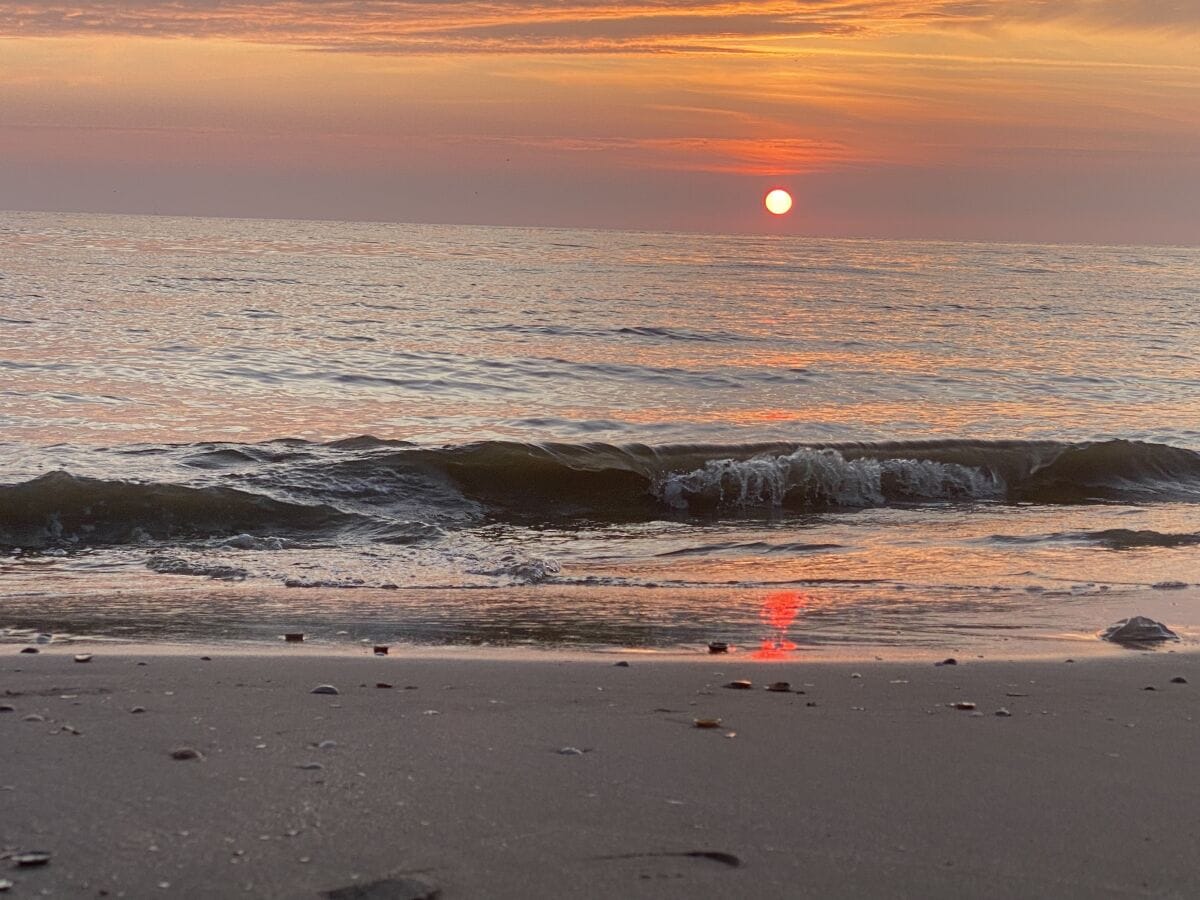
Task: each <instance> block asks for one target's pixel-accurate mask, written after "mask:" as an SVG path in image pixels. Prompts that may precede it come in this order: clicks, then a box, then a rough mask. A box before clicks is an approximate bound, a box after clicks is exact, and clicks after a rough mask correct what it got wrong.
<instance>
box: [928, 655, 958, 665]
mask: <svg viewBox="0 0 1200 900" xmlns="http://www.w3.org/2000/svg"><path fill="white" fill-rule="evenodd" d="M934 665H935V666H957V665H958V660H957V659H955V658H954V657H953V656H951V657H948V658H947V659H943V660H942V661H941V662H939V663H934Z"/></svg>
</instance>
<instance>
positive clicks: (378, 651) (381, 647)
mask: <svg viewBox="0 0 1200 900" xmlns="http://www.w3.org/2000/svg"><path fill="white" fill-rule="evenodd" d="M375 655H376V656H387V655H388V646H387V645H386V644H376V645H375Z"/></svg>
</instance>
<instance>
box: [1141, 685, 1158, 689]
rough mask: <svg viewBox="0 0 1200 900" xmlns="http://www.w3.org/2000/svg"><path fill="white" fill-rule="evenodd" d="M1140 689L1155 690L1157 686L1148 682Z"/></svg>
mask: <svg viewBox="0 0 1200 900" xmlns="http://www.w3.org/2000/svg"><path fill="white" fill-rule="evenodd" d="M1142 690H1143V691H1157V690H1158V688H1156V687H1155V686H1154V685H1152V684H1148V685H1146V686H1145V687H1144V688H1142Z"/></svg>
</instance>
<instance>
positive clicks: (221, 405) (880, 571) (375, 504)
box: [0, 213, 1200, 658]
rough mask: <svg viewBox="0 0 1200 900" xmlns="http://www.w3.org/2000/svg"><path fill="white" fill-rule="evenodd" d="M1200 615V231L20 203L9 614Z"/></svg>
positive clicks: (1048, 619)
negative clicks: (110, 210)
mask: <svg viewBox="0 0 1200 900" xmlns="http://www.w3.org/2000/svg"><path fill="white" fill-rule="evenodd" d="M1136 613H1145V614H1154V615H1155V616H1156V617H1158V618H1163V619H1164V620H1166V621H1167V622H1168V623H1169V624H1171V626H1172V627H1174V628H1176V630H1178V631H1179V632H1180V633H1181V634H1182V635H1183V636H1184V638H1185V639H1186V640H1189V641H1193V642H1194V641H1195V640H1196V638H1198V637H1200V250H1197V249H1189V248H1166V247H1160V248H1148V247H1093V246H1045V245H1040V246H1034V245H1029V246H1022V245H1013V244H967V243H931V242H912V243H906V242H891V241H889V242H881V241H866V240H861V241H847V240H837V241H834V240H815V239H807V238H789V237H781V236H758V237H751V236H717V235H699V234H657V233H620V232H611V231H573V230H560V229H527V228H484V227H452V226H420V225H381V224H349V223H314V222H286V221H245V220H217V219H177V218H158V217H123V216H92V215H54V214H40V213H0V640H7V641H10V642H17V641H26V640H29V639H30V638H31V635H32V634H33V633H35V632H46V633H53V634H54V635H56V639H59V640H72V639H74V640H84V639H86V640H105V639H135V640H142V639H164V638H165V639H171V640H201V641H206V642H224V641H228V642H250V643H255V642H264V641H276V640H278V639H279V635H281V634H282V633H284V632H286V631H304V632H306V633H307V634H308V635H309V639H310V640H313V641H316V642H319V643H320V642H323V643H326V644H330V645H334V644H345V645H354V644H357V643H358V642H362V641H368V642H397V643H417V644H438V645H443V644H487V645H513V644H533V645H538V646H542V645H548V646H558V647H561V646H583V647H623V648H643V649H647V650H667V651H678V650H686V649H700V648H703V646H704V644H705V643H706V642H707V641H710V640H723V641H728V642H730V643H732V644H733V645H734V647H735V649H741V650H747V651H751V652H753V653H755V654H756V655H758V656H759V657H766V658H777V657H782V658H790V657H792V656H793V655H795V654H805V653H819V652H821V651H823V650H829V649H831V648H836V647H838V646H846V645H851V646H856V647H863V646H865V647H876V648H901V649H904V648H907V649H913V648H917V649H919V650H925V649H929V648H938V649H939V650H941V649H947V650H954V649H963V648H966V649H968V650H976V651H978V652H981V653H982V652H985V650H987V652H992V651H994V650H995V649H996V648H997V646H998V645H1004V648H1005V650H1006V652H1017V651H1018V650H1019V651H1021V652H1024V651H1026V650H1029V648H1036V647H1037V646H1038V645H1039V642H1047V641H1057V642H1061V641H1064V640H1066V641H1072V640H1074V641H1078V642H1080V645H1081V646H1083V644H1084V643H1088V644H1091V643H1095V642H1096V638H1095V635H1096V632H1097V631H1098V630H1099V629H1100V628H1102V627H1103V626H1105V625H1107V624H1109V623H1110V622H1111V621H1113V620H1114V619H1115V618H1120V617H1123V616H1127V615H1132V614H1136Z"/></svg>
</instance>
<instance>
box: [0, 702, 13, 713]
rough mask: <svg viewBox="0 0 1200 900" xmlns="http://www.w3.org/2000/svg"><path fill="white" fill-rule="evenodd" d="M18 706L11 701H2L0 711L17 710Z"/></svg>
mask: <svg viewBox="0 0 1200 900" xmlns="http://www.w3.org/2000/svg"><path fill="white" fill-rule="evenodd" d="M16 711H17V708H16V707H15V706H13V705H12V704H11V703H0V713H6V712H16Z"/></svg>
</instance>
